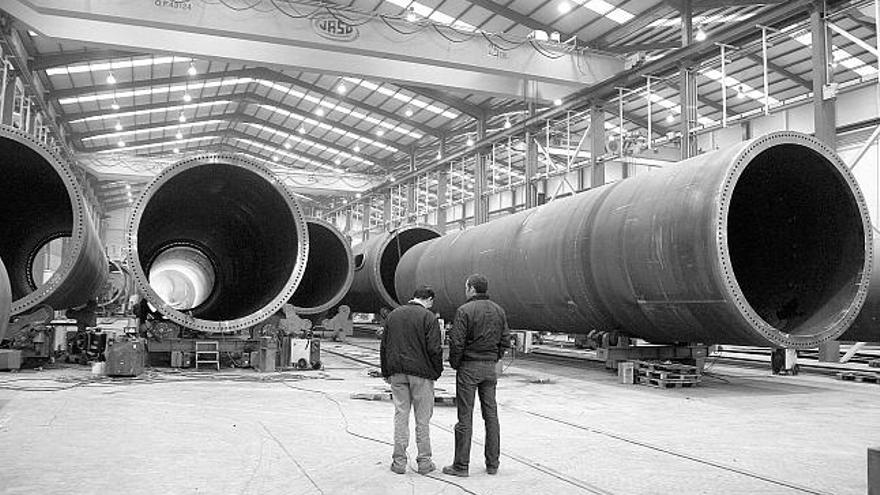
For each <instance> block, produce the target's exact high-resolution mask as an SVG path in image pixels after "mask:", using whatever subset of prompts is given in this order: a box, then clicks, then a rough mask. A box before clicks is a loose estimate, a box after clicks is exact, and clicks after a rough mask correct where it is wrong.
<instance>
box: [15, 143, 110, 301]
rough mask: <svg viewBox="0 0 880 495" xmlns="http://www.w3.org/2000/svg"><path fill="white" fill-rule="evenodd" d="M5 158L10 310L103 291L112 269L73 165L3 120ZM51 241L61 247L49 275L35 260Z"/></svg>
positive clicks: (41, 259)
mask: <svg viewBox="0 0 880 495" xmlns="http://www.w3.org/2000/svg"><path fill="white" fill-rule="evenodd" d="M0 157H2V161H3V165H2V170H3V178H2V180H0V259H2V260H3V262H4V263H5V264H6V269H7V271H8V274H9V283H10V286H11V290H12V308H11V312H12V314H13V315H16V314H20V313H24V312H27V311H28V310H30V309H31V308H33V307H35V306H37V305H39V304H47V305H49V306H51V307H52V308H54V309H65V308H70V307H74V306H80V305H83V304H85V303H86V302H88V300H89V299H91V298H93V297H95V296H96V295H97V294H98V293H99V292H100V290H101V288H102V287H103V285H104V281H105V280H106V279H107V274H108V268H107V258H106V257H105V255H104V248H103V246H102V245H101V241H100V239H99V237H98V233H97V231H96V230H95V226H94V224H93V222H92V213H91V210H90V208H89V206H88V204H87V203H86V201H85V199H84V195H83V191H82V187H81V186H80V184H79V182H77V179H76V177H75V176H74V174H73V170H72V169H71V167H70V165H69V164H68V163H66V162H65V161H64V159H63V158H61V156H59V155H58V154H57V153H56V152H55V151H54V150H51V149H49V148H48V147H46V145H44V144H43V143H40V142H38V141H35V140H34V139H33V138H32V137H31V136H29V135H27V134H25V133H22V132H20V131H18V130H17V129H14V128H12V127H7V126H0ZM52 241H56V245H57V244H61V245H63V252H60V256H59V261H58V263H59V264H58V266H57V268H56V269H55V270H54V273H51V275H50V274H49V273H50V272H48V271H46V270H43V269H38V267H40V266H43V262H44V260H45V258H47V257H48V256H47V255H46V252H47V249H48V246H49V245H50V243H52ZM35 271H37V272H40V273H37V274H35V273H34V272H35ZM44 276H45V277H46V278H44Z"/></svg>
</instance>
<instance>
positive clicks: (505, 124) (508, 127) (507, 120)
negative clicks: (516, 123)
mask: <svg viewBox="0 0 880 495" xmlns="http://www.w3.org/2000/svg"><path fill="white" fill-rule="evenodd" d="M512 125H513V124H511V123H510V117H508V118H507V119H505V120H504V128H505V129H510V127H511V126H512Z"/></svg>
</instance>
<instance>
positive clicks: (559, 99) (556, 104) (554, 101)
mask: <svg viewBox="0 0 880 495" xmlns="http://www.w3.org/2000/svg"><path fill="white" fill-rule="evenodd" d="M553 105H554V106H557V107H558V106H560V105H562V98H556V99H555V100H553Z"/></svg>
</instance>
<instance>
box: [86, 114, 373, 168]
mask: <svg viewBox="0 0 880 495" xmlns="http://www.w3.org/2000/svg"><path fill="white" fill-rule="evenodd" d="M211 120H224V121H226V123H227V128H228V129H233V130H235V127H236V126H237V125H239V124H257V125H261V126H264V127H268V128H274V129H276V130H278V131H280V132H286V131H284V130H283V129H278V128H277V126H275V125H273V124H271V123H269V122H266V121H262V120H259V119H255V118H253V117H251V116H250V115H244V114H242V113H241V112H240V111H238V110H236V111H234V112H228V113H224V114H220V115H208V116H205V117H203V118H198V119H190V120H187V122H186V124H187V125H189V124H198V123H199V122H206V121H211ZM168 125H169V124H165V123H163V124H159V125H157V124H142V125H138V126H131V127H128V128H126V129H125V132H129V131H139V130H148V129H153V128H155V127H163V126H168ZM171 125H172V126H173V124H171ZM217 132H222V131H213V132H211V131H205V132H200V133H198V134H205V135H211V134H216V133H217ZM257 132H261V131H257ZM114 133H115V132H112V131H111V132H108V131H107V130H101V131H94V132H83V133H74V134H72V135H71V136H70V139H72V140H75V141H78V142H79V149H81V150H82V151H84V152H91V151H95V150H99V149H106V147H88V146H86V145H85V144H84V143H83V140H84V139H85V138H89V137H95V136H101V135H105V134H114ZM242 134H246V135H248V136H251V135H250V134H247V133H245V132H242ZM287 134H290V135H291V136H295V137H296V138H297V139H302V141H303V143H302V146H306V147H312V146H313V145H311V144H309V143H307V142H305V141H311V142H313V143H316V144H319V145H321V146H324V147H326V148H328V150H326V151H324V153H338V152H346V153H349V151H348V150H346V149H344V147H343V146H340V145H338V144H335V143H331V142H329V141H325V140H324V139H321V138H317V137H314V136H296V135H295V134H294V133H293V132H287ZM193 135H194V134H193V133H188V134H186V137H188V138H189V137H192V136H193ZM251 137H252V138H253V139H254V140H257V139H258V138H257V136H251ZM163 141H172V138H168V137H165V138H162V139H160V140H159V141H155V140H148V141H146V142H145V141H143V140H140V139H137V138H136V137H135V138H133V139H132V140H130V141H128V144H130V145H132V146H138V145H141V144H154V142H163ZM262 141H264V142H265V143H267V144H271V145H272V146H277V147H279V148H280V147H282V146H283V144H284V140H283V139H282V140H281V142H275V141H272V140H265V139H264V140H262ZM295 147H296V145H295V144H294V149H292V150H291V153H297V154H300V155H303V156H306V157H308V158H311V159H314V160H316V161H324V162H330V161H331V160H329V159H327V158H321V157H318V156H317V155H312V154H309V153H307V152H301V151H299V150H296V149H295ZM110 148H111V149H112V148H113V147H112V146H111V147H110ZM122 149H124V148H122ZM361 157H362V158H364V159H365V160H369V161H371V162H373V165H372V166H377V167H380V168H387V166H388V165H387V163H386V162H385V161H384V160H380V159H377V158H374V157H372V156H369V155H363V154H362V155H361ZM358 163H359V164H360V165H363V166H371V165H370V164H368V163H362V162H358Z"/></svg>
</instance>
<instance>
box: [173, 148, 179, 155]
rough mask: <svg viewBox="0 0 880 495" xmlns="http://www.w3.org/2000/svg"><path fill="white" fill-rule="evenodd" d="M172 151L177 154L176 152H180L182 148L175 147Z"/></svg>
mask: <svg viewBox="0 0 880 495" xmlns="http://www.w3.org/2000/svg"><path fill="white" fill-rule="evenodd" d="M171 151H173V152H174V154H175V155H176V154H178V153H180V148H174V149H173V150H171Z"/></svg>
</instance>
